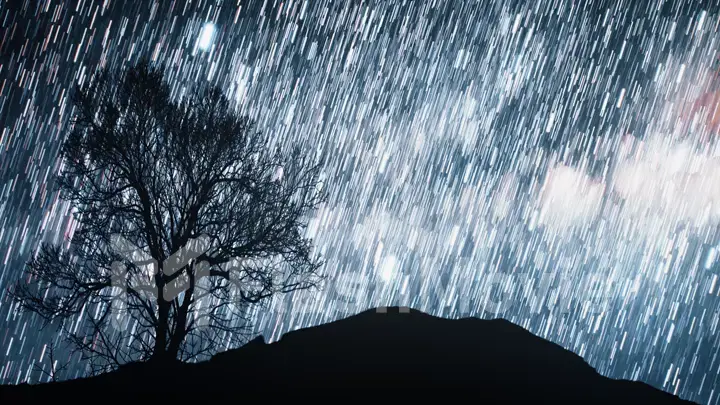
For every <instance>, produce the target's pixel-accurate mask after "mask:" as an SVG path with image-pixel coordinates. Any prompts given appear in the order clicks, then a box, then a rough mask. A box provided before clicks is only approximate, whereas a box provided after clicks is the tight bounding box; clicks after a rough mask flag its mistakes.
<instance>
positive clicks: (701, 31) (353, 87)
mask: <svg viewBox="0 0 720 405" xmlns="http://www.w3.org/2000/svg"><path fill="white" fill-rule="evenodd" d="M0 4H1V8H0V285H2V286H3V287H6V286H8V285H11V284H12V283H14V282H15V281H17V280H18V279H20V278H21V277H22V274H23V263H25V262H26V261H27V260H28V258H29V257H31V256H32V255H33V253H34V252H35V249H36V248H37V246H38V244H39V243H40V242H41V241H53V242H55V243H63V242H67V240H68V238H69V237H70V236H71V235H72V234H73V232H74V230H75V229H76V227H77V226H78V224H77V223H76V222H75V221H74V220H73V219H72V218H71V215H70V214H71V207H69V206H68V205H67V204H65V203H63V202H62V200H60V199H59V198H58V195H57V193H56V192H54V191H53V190H54V188H53V184H52V181H53V176H54V175H55V174H56V173H57V172H58V170H59V167H60V162H59V161H58V159H57V153H58V149H59V147H60V145H61V143H62V140H63V136H64V134H65V129H66V124H67V121H68V118H69V117H70V116H71V114H72V111H71V108H72V107H71V106H70V104H69V102H68V98H69V92H70V91H71V89H72V86H74V85H76V84H83V83H86V82H87V81H89V80H91V79H92V76H93V73H94V72H95V71H96V70H97V69H99V68H102V67H111V68H122V67H126V66H130V65H133V64H134V63H136V62H137V61H139V60H140V59H142V58H147V59H149V60H151V61H152V62H154V63H158V64H161V65H162V66H165V67H166V68H167V73H168V79H169V80H170V83H171V85H172V90H173V93H174V95H175V96H177V95H179V94H182V93H183V92H184V91H185V90H186V89H187V88H188V87H190V86H207V85H219V86H221V87H222V88H223V89H224V90H226V91H227V94H228V96H230V97H231V99H232V100H233V102H235V103H236V104H237V108H238V109H240V110H241V111H243V112H245V113H247V114H248V115H249V116H250V117H252V118H253V119H254V120H256V122H257V124H258V127H259V128H260V129H261V130H262V131H263V132H265V133H268V134H272V135H273V139H274V141H275V142H277V143H278V144H281V145H284V144H289V143H290V142H295V143H300V144H302V145H304V146H305V147H307V148H308V149H309V150H311V151H313V153H314V157H315V158H316V159H317V161H318V162H320V163H321V164H322V167H323V178H324V183H325V184H326V187H327V190H328V192H329V199H328V201H327V203H326V204H324V205H323V206H322V208H321V209H320V210H319V211H318V212H316V213H315V215H314V216H313V218H311V219H310V222H309V226H308V229H307V233H308V236H311V237H313V238H314V239H315V246H316V250H317V252H318V253H321V254H322V255H323V256H324V257H325V259H326V261H327V264H326V265H325V267H324V269H323V271H324V272H325V273H326V274H327V275H328V280H327V283H326V285H324V286H323V288H322V289H321V290H320V291H303V292H298V293H293V294H291V295H285V296H278V297H275V298H274V299H273V300H272V301H271V302H267V303H266V304H265V305H263V306H260V307H258V308H256V309H254V312H253V313H252V314H250V315H251V317H252V321H253V322H252V324H253V327H254V331H255V332H256V333H261V334H263V335H265V336H266V338H268V340H270V341H272V340H277V339H278V338H279V337H280V336H281V335H282V333H284V332H287V331H289V330H294V329H297V328H301V327H307V326H312V325H317V324H319V323H324V322H327V321H331V320H334V319H337V318H339V317H344V316H347V315H350V314H353V313H355V312H358V311H361V310H363V309H366V308H369V307H374V306H383V305H402V306H410V307H413V308H416V309H419V310H422V311H425V312H428V313H431V314H434V315H440V316H446V317H464V316H478V317H482V318H497V317H502V318H506V319H508V320H510V321H512V322H514V323H516V324H518V325H520V326H522V327H524V328H526V329H528V330H530V331H531V332H533V333H535V334H537V335H539V336H541V337H543V338H546V339H548V340H551V341H553V342H556V343H558V344H560V345H561V346H563V347H565V348H567V349H569V350H572V351H573V352H575V353H578V354H579V355H581V356H582V357H583V358H585V360H586V361H587V362H588V363H590V364H591V365H592V366H593V367H595V368H596V369H597V370H598V371H599V372H600V373H602V374H604V375H607V376H610V377H613V378H624V379H633V380H640V381H644V382H647V383H649V384H651V385H653V386H656V387H658V388H661V389H663V390H665V391H668V392H672V393H675V394H677V395H679V396H680V397H682V398H685V399H690V400H693V401H698V402H701V403H708V404H718V403H720V399H719V398H720V393H718V392H717V391H718V389H720V381H719V379H718V374H719V373H720V358H718V354H719V352H720V340H719V339H718V335H717V333H718V326H719V325H718V324H719V323H720V281H719V280H718V274H720V263H718V261H719V259H720V258H719V257H718V250H719V249H720V232H719V230H720V142H718V139H717V137H718V134H719V133H720V111H718V109H720V77H719V76H718V75H719V72H720V54H719V53H718V45H719V44H720V33H718V26H719V25H720V5H718V4H714V3H713V4H710V3H709V2H707V3H705V4H700V2H691V1H687V2H677V1H676V2H672V1H663V0H657V1H637V0H634V1H629V0H628V1H624V0H620V1H615V2H609V1H608V2H606V1H599V2H598V1H595V2H592V4H590V2H573V1H563V0H554V1H548V2H531V1H491V0H488V1H474V0H467V1H465V0H432V1H431V0H422V1H420V0H418V1H407V0H405V1H403V0H386V1H361V0H348V1H328V0H316V1H309V0H288V1H278V0H264V1H263V0H260V1H254V0H253V1H245V0H237V1H235V0H233V1H217V2H209V1H201V0H197V1H179V0H178V1H151V0H147V1H140V0H138V1H120V0H104V1H90V0H80V1H77V0H68V1H58V0H2V3H0ZM701 6H702V7H704V8H702V7H701ZM87 316H92V314H91V313H89V311H84V312H82V313H81V314H80V316H78V317H77V319H75V320H74V322H75V323H76V324H81V323H82V322H83V317H87ZM40 326H41V322H40V320H39V319H36V318H35V317H34V316H33V315H31V314H29V313H22V312H21V311H19V309H18V307H17V306H16V305H15V304H14V303H12V302H11V301H10V300H9V298H8V296H7V293H6V291H5V288H3V290H2V291H0V382H2V383H3V384H8V383H13V384H15V383H20V382H23V381H28V382H38V381H46V380H47V376H43V375H40V374H39V373H37V372H36V371H34V370H33V367H34V366H35V364H37V363H38V362H42V361H43V358H44V356H46V352H47V348H48V347H49V345H51V344H54V343H58V342H59V341H60V339H61V336H59V335H58V334H56V333H55V332H54V331H53V330H51V329H42V330H41V329H40ZM118 333H121V332H118ZM68 353H69V352H68ZM68 353H63V354H61V355H60V358H61V359H60V360H61V361H69V360H72V359H73V358H74V357H70V354H68ZM63 356H64V357H63ZM85 372H86V370H85V369H84V368H83V366H82V364H80V363H78V362H77V361H75V362H74V363H73V365H72V367H70V368H68V369H67V370H65V375H63V378H75V377H79V376H82V375H84V373H85Z"/></svg>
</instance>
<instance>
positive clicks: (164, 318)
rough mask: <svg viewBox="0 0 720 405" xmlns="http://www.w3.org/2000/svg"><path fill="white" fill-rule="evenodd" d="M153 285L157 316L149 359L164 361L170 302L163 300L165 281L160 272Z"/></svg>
mask: <svg viewBox="0 0 720 405" xmlns="http://www.w3.org/2000/svg"><path fill="white" fill-rule="evenodd" d="M155 285H156V286H157V305H158V317H157V325H155V345H154V347H153V353H152V357H151V360H155V361H165V360H167V354H168V353H167V344H168V321H169V318H170V303H169V302H168V301H165V296H164V294H163V289H164V288H165V283H164V282H163V281H162V274H161V273H159V274H158V275H157V276H156V277H155Z"/></svg>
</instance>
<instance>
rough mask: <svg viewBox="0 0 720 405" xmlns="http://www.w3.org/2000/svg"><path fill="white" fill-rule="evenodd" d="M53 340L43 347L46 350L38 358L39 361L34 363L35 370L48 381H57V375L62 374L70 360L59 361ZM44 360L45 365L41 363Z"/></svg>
mask: <svg viewBox="0 0 720 405" xmlns="http://www.w3.org/2000/svg"><path fill="white" fill-rule="evenodd" d="M56 346H57V345H56V343H55V342H51V343H50V344H49V345H47V346H46V347H45V350H46V352H43V355H42V356H41V358H40V361H39V362H38V363H37V364H35V367H34V368H35V370H36V371H38V372H40V376H41V377H42V376H44V377H46V378H47V379H48V380H49V381H52V382H56V381H58V375H60V374H62V373H63V372H64V371H65V370H66V369H67V368H68V367H69V366H70V361H65V362H62V363H59V360H58V358H57V356H56V353H55V347H56ZM43 360H45V361H46V363H47V365H43V364H42V361H43Z"/></svg>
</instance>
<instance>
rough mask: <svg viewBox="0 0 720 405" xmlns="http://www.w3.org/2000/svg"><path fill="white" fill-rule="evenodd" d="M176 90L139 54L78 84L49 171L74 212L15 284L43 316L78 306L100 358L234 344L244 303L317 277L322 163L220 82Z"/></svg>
mask: <svg viewBox="0 0 720 405" xmlns="http://www.w3.org/2000/svg"><path fill="white" fill-rule="evenodd" d="M172 96H173V95H172V92H171V87H170V86H169V85H168V84H167V83H166V81H165V74H164V71H163V70H162V69H160V68H156V67H153V66H151V65H150V64H149V63H148V62H141V63H140V64H138V65H136V66H134V67H131V68H129V69H127V70H124V71H121V72H117V73H110V72H108V71H107V70H103V71H101V72H99V73H98V74H97V75H96V77H95V78H94V79H93V80H92V81H91V82H90V83H89V84H87V85H85V86H79V87H78V88H77V89H76V91H75V92H74V95H73V98H72V101H73V105H74V110H73V119H72V120H71V125H70V129H69V133H68V137H67V139H66V141H65V143H64V145H63V147H62V149H61V158H62V166H61V169H60V172H59V176H58V185H59V192H60V197H61V198H62V199H64V200H66V201H69V202H70V203H71V204H72V207H73V210H74V214H73V215H74V218H75V220H76V221H77V224H78V226H77V228H76V230H75V232H74V234H72V236H71V238H70V239H68V240H67V241H66V243H64V244H63V245H51V244H43V245H42V246H41V248H40V249H38V251H37V253H36V254H35V256H34V257H33V258H32V259H31V260H30V261H29V262H28V265H27V277H25V279H24V280H23V281H21V282H19V283H17V285H16V286H15V288H14V289H13V290H12V291H11V295H12V296H13V297H14V298H15V299H16V300H17V301H18V302H19V303H20V304H21V306H22V307H23V308H24V309H26V310H29V311H32V312H35V313H37V314H39V315H40V316H41V317H42V318H43V319H44V320H46V321H47V322H51V321H53V320H57V319H59V320H60V321H62V322H61V324H65V325H75V324H74V323H73V322H79V321H80V320H81V321H82V322H83V325H85V327H84V328H78V327H76V326H75V327H68V328H65V330H67V331H69V332H70V333H69V336H70V339H71V341H72V342H73V343H75V347H77V348H78V349H79V350H80V351H81V352H82V353H83V356H84V358H85V359H86V360H88V361H90V362H91V363H92V365H93V368H94V370H96V372H97V371H102V370H106V369H108V367H113V366H118V365H121V364H123V363H126V362H130V361H135V360H148V359H156V360H171V359H180V360H189V359H192V358H195V357H197V356H201V355H207V354H212V353H213V352H216V351H217V350H219V349H223V348H227V347H229V346H232V345H236V344H237V343H239V340H238V339H241V337H242V336H243V334H242V331H243V328H244V327H245V326H246V322H243V321H242V320H243V319H245V315H244V314H246V311H247V309H248V308H249V306H251V305H252V304H257V303H261V302H263V301H264V300H265V299H266V298H268V297H270V296H271V295H273V294H276V293H286V292H290V291H294V290H298V289H307V288H311V287H314V286H316V285H317V283H318V282H319V281H320V280H321V279H322V276H321V275H320V272H319V269H320V267H321V265H322V261H321V259H320V258H319V257H317V256H316V255H313V254H312V252H311V250H312V241H311V240H309V239H307V238H305V237H304V236H303V231H304V229H305V227H306V225H307V222H306V221H307V219H309V218H308V215H309V214H310V213H311V212H312V211H313V210H314V209H316V208H317V207H318V205H319V204H320V203H322V202H323V201H324V199H325V192H324V191H323V189H322V182H321V180H320V172H319V166H318V165H317V164H315V163H313V162H312V161H311V160H310V159H308V158H307V157H306V156H305V155H304V154H303V153H302V151H301V149H300V148H299V147H293V148H291V149H290V150H289V151H283V150H282V149H281V148H280V147H272V146H271V138H270V137H268V136H266V135H264V134H263V133H261V132H259V131H257V130H256V129H255V125H254V123H253V121H252V120H250V119H249V118H248V117H246V116H242V115H239V114H238V113H236V112H235V110H234V109H233V107H232V106H231V103H230V101H229V100H228V99H227V97H226V96H224V95H223V93H222V92H221V90H220V89H218V88H210V89H202V90H193V91H188V92H185V93H184V94H183V93H181V94H177V95H175V97H172ZM79 318H81V319H79ZM69 320H72V321H73V322H67V321H69ZM78 329H79V330H80V332H78V331H77V330H78Z"/></svg>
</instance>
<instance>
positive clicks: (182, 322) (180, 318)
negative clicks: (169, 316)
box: [167, 265, 195, 359]
mask: <svg viewBox="0 0 720 405" xmlns="http://www.w3.org/2000/svg"><path fill="white" fill-rule="evenodd" d="M186 271H187V273H188V278H189V282H190V283H189V286H188V289H187V290H186V291H185V293H184V295H183V302H182V305H180V308H178V313H177V315H176V316H177V319H176V322H175V330H173V331H172V336H171V337H170V346H169V347H168V350H167V355H168V357H172V358H173V359H177V356H178V353H179V352H180V346H181V345H182V343H183V341H184V340H185V337H186V335H187V321H188V312H189V310H190V302H191V301H192V296H193V292H194V291H195V270H194V268H193V267H192V265H190V266H188V267H187V269H186Z"/></svg>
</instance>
